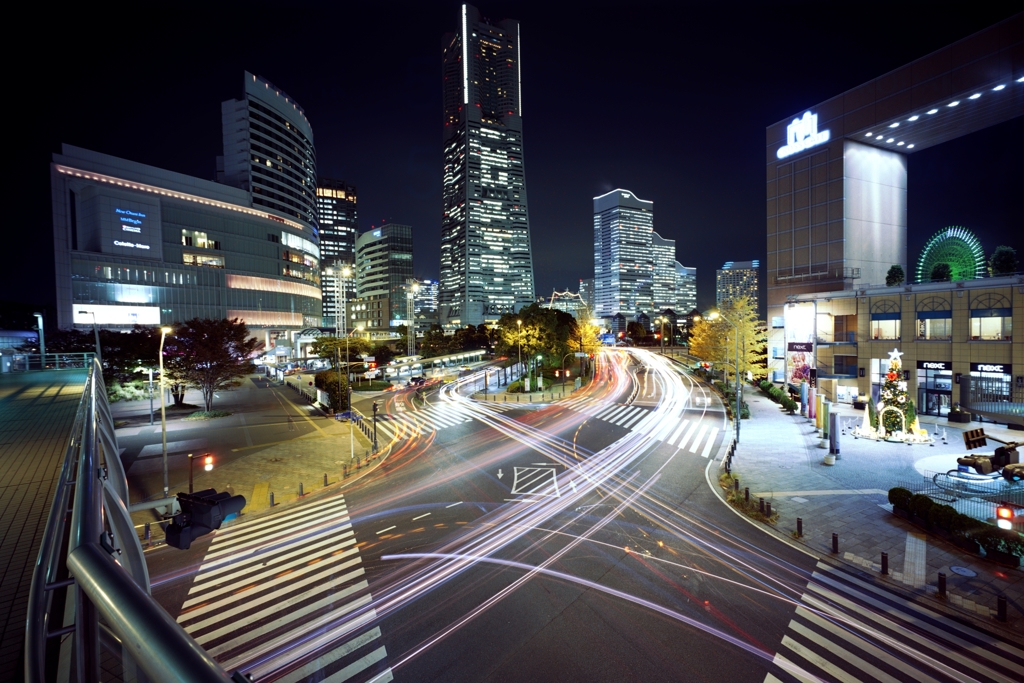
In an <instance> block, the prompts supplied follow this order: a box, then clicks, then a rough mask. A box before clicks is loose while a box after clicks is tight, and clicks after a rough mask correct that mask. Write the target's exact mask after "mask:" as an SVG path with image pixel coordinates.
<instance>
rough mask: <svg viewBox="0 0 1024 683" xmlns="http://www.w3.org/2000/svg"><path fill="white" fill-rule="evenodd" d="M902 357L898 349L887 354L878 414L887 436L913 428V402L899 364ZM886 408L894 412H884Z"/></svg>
mask: <svg viewBox="0 0 1024 683" xmlns="http://www.w3.org/2000/svg"><path fill="white" fill-rule="evenodd" d="M902 355H903V353H902V352H901V351H899V350H898V349H893V350H892V351H890V352H889V372H887V373H886V374H885V383H884V384H882V393H881V399H882V400H881V405H879V406H878V412H879V417H880V418H881V420H882V427H884V428H885V433H886V435H887V436H888V435H890V434H894V433H896V432H908V431H910V429H911V427H912V426H913V425H912V424H911V421H912V420H913V419H914V417H913V415H914V410H913V402H912V401H911V400H910V398H909V397H908V396H907V383H906V382H904V381H903V369H902V368H903V364H902V363H901V362H900V356H902ZM887 408H895V409H896V410H886V409H887ZM883 411H884V412H883Z"/></svg>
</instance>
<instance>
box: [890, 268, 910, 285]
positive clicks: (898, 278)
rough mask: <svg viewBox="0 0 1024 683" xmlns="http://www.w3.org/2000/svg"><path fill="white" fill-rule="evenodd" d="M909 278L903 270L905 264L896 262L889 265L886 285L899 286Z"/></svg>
mask: <svg viewBox="0 0 1024 683" xmlns="http://www.w3.org/2000/svg"><path fill="white" fill-rule="evenodd" d="M906 279H907V274H906V273H904V272H903V266H901V265H899V264H896V265H893V266H890V267H889V272H888V273H886V274H885V286H886V287H899V286H900V285H902V284H903V283H904V282H905V281H906Z"/></svg>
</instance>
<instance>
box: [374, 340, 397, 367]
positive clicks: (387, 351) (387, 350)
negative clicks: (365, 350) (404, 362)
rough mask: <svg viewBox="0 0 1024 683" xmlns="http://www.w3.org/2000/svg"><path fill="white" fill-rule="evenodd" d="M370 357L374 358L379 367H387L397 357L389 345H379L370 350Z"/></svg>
mask: <svg viewBox="0 0 1024 683" xmlns="http://www.w3.org/2000/svg"><path fill="white" fill-rule="evenodd" d="M370 355H371V356H373V358H374V362H375V363H377V365H387V364H388V363H390V362H391V359H392V358H394V357H395V352H394V351H392V350H391V347H390V346H388V345H387V344H379V345H377V346H374V347H373V349H371V350H370Z"/></svg>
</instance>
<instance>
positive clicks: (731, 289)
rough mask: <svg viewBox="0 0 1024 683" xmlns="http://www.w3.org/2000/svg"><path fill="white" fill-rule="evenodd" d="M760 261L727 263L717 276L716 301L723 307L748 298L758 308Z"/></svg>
mask: <svg viewBox="0 0 1024 683" xmlns="http://www.w3.org/2000/svg"><path fill="white" fill-rule="evenodd" d="M760 267H761V263H760V261H726V262H725V265H724V266H722V267H721V268H720V269H719V270H718V271H717V273H716V276H715V284H716V288H715V301H717V302H718V305H719V306H721V305H722V304H723V303H726V302H728V301H732V300H733V299H736V298H738V297H741V296H746V297H748V298H750V300H751V301H752V302H754V306H755V307H756V306H757V303H758V301H757V271H758V269H759V268H760Z"/></svg>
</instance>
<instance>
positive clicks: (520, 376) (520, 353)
mask: <svg viewBox="0 0 1024 683" xmlns="http://www.w3.org/2000/svg"><path fill="white" fill-rule="evenodd" d="M515 324H516V326H517V328H518V330H519V332H517V333H516V341H517V342H518V344H519V379H520V380H521V379H522V321H516V322H515ZM39 329H40V330H42V329H43V328H42V325H40V328H39ZM519 385H520V386H522V382H519Z"/></svg>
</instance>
